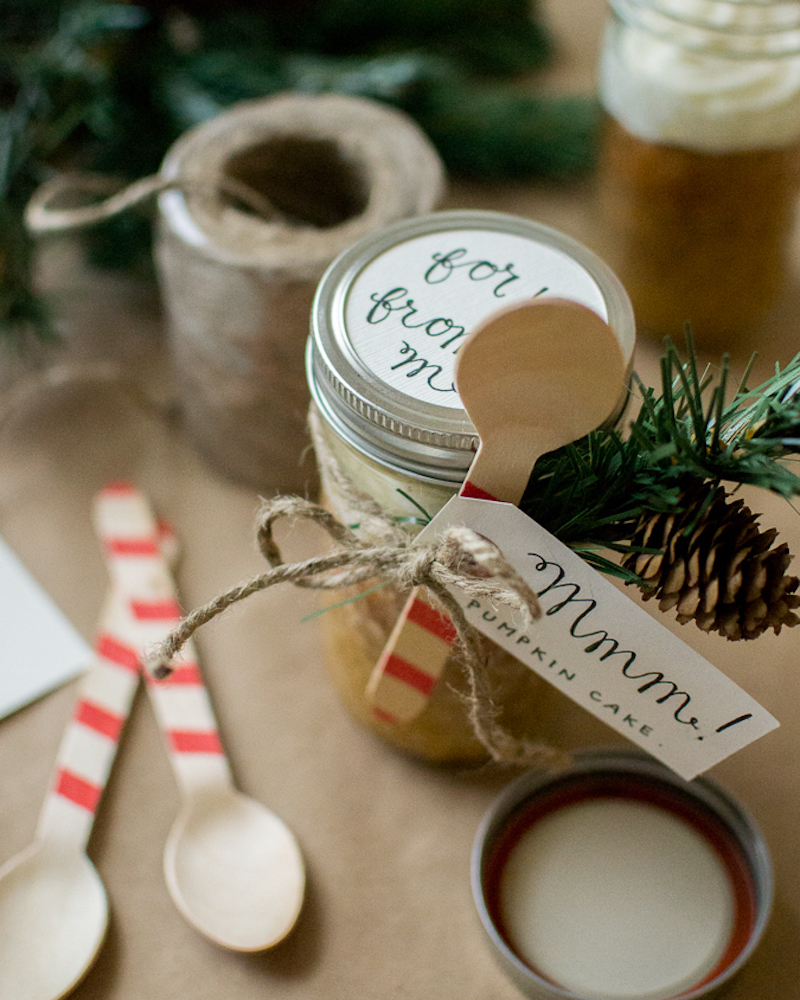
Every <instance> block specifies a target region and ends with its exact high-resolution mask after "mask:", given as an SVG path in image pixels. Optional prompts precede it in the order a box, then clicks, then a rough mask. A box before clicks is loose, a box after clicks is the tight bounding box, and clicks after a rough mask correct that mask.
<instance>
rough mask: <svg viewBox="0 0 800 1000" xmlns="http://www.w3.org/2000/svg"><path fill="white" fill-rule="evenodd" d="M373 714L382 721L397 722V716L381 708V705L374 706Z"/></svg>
mask: <svg viewBox="0 0 800 1000" xmlns="http://www.w3.org/2000/svg"><path fill="white" fill-rule="evenodd" d="M372 714H373V715H374V716H375V718H376V719H380V720H381V722H391V723H392V724H394V723H396V722H397V717H396V716H394V715H392V713H391V712H387V711H386V709H385V708H381V707H380V706H379V705H373V706H372Z"/></svg>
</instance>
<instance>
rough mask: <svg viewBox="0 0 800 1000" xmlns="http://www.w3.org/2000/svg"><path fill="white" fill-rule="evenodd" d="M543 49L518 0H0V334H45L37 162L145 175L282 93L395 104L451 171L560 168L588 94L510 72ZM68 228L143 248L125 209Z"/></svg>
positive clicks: (132, 254) (581, 160)
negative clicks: (28, 217)
mask: <svg viewBox="0 0 800 1000" xmlns="http://www.w3.org/2000/svg"><path fill="white" fill-rule="evenodd" d="M552 48H553V46H552V41H551V38H550V36H549V33H548V31H547V30H546V28H545V27H544V26H543V24H542V23H541V21H540V19H539V18H538V17H537V16H536V8H535V5H532V4H531V3H530V0H494V2H493V4H492V5H491V11H488V8H487V6H486V4H485V0H395V2H393V3H389V4H374V3H364V2H363V0H295V2H292V3H287V2H285V0H226V2H225V3H215V2H213V0H173V2H170V3H167V2H161V0H139V2H131V0H0V341H2V339H3V338H7V337H8V335H9V334H17V335H20V334H26V333H29V332H30V331H31V330H33V329H36V330H38V331H39V332H43V331H46V329H47V327H46V324H45V322H44V314H43V312H42V304H41V302H40V301H38V300H37V298H36V296H35V295H34V293H33V291H32V282H31V263H32V244H31V240H30V238H29V236H28V235H27V233H26V232H25V229H24V226H23V224H22V214H23V210H24V207H25V204H26V203H27V201H28V199H29V197H30V195H31V193H32V192H33V190H34V189H35V188H36V186H37V185H38V184H39V183H41V182H42V181H43V180H45V179H46V178H47V177H48V176H49V175H50V174H52V172H53V171H56V170H65V169H79V170H85V171H95V172H100V173H105V174H110V175H113V176H114V177H116V178H118V179H119V180H120V181H121V182H125V181H130V180H134V179H136V178H140V177H144V176H147V175H149V174H151V173H154V172H155V171H156V170H157V169H158V167H159V164H160V162H161V160H162V158H163V156H164V153H165V152H166V150H167V149H168V147H169V146H170V144H171V143H172V142H173V141H174V140H175V139H176V138H177V137H178V136H179V135H180V134H181V133H182V132H183V131H185V130H186V129H188V128H190V127H191V126H193V125H196V124H198V123H199V122H201V121H204V120H206V119H208V118H210V117H212V116H213V115H216V114H219V113H221V112H222V111H224V110H225V109H226V108H227V107H229V106H230V105H231V104H232V103H233V102H235V101H241V100H247V99H255V98H261V97H266V96H268V95H270V94H274V93H276V92H278V91H282V90H291V89H295V90H299V91H303V92H305V93H320V92H326V91H334V92H339V93H347V94H352V95H356V96H362V97H368V98H372V99H375V100H379V101H385V102H387V103H389V104H392V105H394V106H396V107H399V108H401V109H403V110H405V111H406V112H408V113H409V114H410V115H411V116H412V117H414V118H415V119H416V120H417V121H418V122H419V124H420V125H421V126H422V128H423V129H424V130H425V131H426V132H427V133H428V135H429V137H430V138H431V140H432V141H433V143H434V145H435V146H436V147H437V149H438V150H439V152H440V154H441V156H442V158H443V160H444V161H445V164H446V166H447V167H448V169H449V170H451V171H453V172H462V173H463V172H469V173H472V174H474V175H477V176H480V177H492V178H502V177H513V176H516V177H519V176H532V175H539V176H546V177H555V178H563V177H565V176H574V175H576V174H578V173H580V172H582V171H585V170H586V169H587V168H588V167H589V166H590V165H591V163H592V161H593V156H594V146H595V131H596V123H597V106H596V101H595V100H594V99H593V98H592V97H583V96H577V97H571V96H563V97H562V96H550V95H547V96H544V95H542V96H539V95H535V94H531V93H530V92H529V91H528V90H527V89H526V90H524V91H523V90H521V89H519V88H517V87H516V86H515V84H514V80H513V79H511V78H513V77H515V76H517V75H518V74H522V73H530V72H531V71H532V70H534V69H536V68H538V67H540V66H542V65H544V64H545V63H546V62H547V60H548V58H549V57H550V55H551V52H552ZM84 239H85V241H86V243H87V246H88V249H89V253H90V259H91V260H92V262H93V263H95V264H101V265H103V266H128V265H129V264H131V263H134V262H140V263H146V262H147V261H149V259H150V253H151V246H150V228H149V223H148V220H147V219H146V218H145V217H144V216H143V215H140V214H139V213H135V212H131V213H126V214H123V215H121V216H119V217H117V218H115V219H113V220H109V221H107V222H105V223H103V224H102V225H101V226H98V227H95V228H93V229H92V230H90V231H88V232H87V234H86V236H85V237H84Z"/></svg>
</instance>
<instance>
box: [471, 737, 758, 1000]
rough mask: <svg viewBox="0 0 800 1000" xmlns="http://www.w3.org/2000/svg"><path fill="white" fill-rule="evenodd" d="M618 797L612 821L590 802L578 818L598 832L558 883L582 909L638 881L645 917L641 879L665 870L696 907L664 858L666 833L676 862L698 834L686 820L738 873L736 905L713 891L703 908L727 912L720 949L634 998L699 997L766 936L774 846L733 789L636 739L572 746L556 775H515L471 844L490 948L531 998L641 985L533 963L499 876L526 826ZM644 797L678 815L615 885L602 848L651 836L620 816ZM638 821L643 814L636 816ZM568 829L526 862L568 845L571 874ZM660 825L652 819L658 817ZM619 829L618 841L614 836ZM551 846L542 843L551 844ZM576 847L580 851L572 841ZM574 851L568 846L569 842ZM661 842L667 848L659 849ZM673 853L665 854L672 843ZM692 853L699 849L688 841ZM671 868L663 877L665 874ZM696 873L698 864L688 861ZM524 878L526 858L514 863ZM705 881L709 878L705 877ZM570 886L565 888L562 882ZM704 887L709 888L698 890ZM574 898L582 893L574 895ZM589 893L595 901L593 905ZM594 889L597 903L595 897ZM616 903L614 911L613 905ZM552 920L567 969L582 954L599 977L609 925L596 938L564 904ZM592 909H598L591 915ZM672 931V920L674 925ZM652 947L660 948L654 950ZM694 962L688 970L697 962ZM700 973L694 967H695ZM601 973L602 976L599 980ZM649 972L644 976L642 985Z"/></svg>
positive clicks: (583, 998)
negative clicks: (689, 771)
mask: <svg viewBox="0 0 800 1000" xmlns="http://www.w3.org/2000/svg"><path fill="white" fill-rule="evenodd" d="M604 802H609V803H610V802H615V803H618V804H622V805H623V813H622V814H621V816H622V817H623V818H620V814H615V815H613V816H612V818H613V819H614V823H612V824H609V823H608V820H606V823H605V826H604V824H603V821H602V820H601V821H599V822H598V813H597V812H591V813H589V814H587V813H583V814H582V818H581V820H580V822H582V823H583V824H584V827H585V829H587V830H588V829H589V827H586V826H585V825H586V824H587V823H589V824H591V828H590V829H591V832H590V833H589V838H590V839H589V841H584V846H585V850H584V851H583V852H582V853H581V854H580V857H578V856H577V854H575V855H573V857H572V859H570V862H569V863H570V867H572V864H571V862H572V860H574V862H575V865H574V870H573V872H572V874H573V875H574V876H575V878H574V882H573V884H572V886H571V887H567V886H564V885H563V883H559V885H558V889H557V891H558V893H561V892H562V891H563V893H564V894H565V895H566V896H567V898H570V899H572V902H573V905H577V906H580V908H581V910H582V914H592V913H593V912H594V910H593V906H595V905H596V902H597V900H598V898H602V897H603V896H604V895H606V894H609V895H611V894H613V893H614V892H617V893H618V894H621V895H622V896H623V897H626V898H628V897H627V894H628V893H629V892H630V896H629V901H628V902H627V903H626V905H627V906H628V907H629V910H628V914H627V918H630V915H631V913H633V914H638V915H639V916H641V918H642V919H643V920H645V919H647V917H648V914H647V912H646V911H645V910H643V909H642V905H643V904H642V897H641V896H640V895H639V896H637V894H636V893H637V890H638V889H639V888H640V885H639V880H640V879H641V878H642V876H643V874H644V877H645V878H649V877H650V876H651V875H652V877H653V880H654V884H655V885H656V886H661V887H662V888H663V886H664V879H666V880H667V881H668V883H669V885H668V888H667V891H666V896H665V898H664V900H663V901H664V903H665V904H668V905H669V906H672V905H675V906H676V907H678V909H679V908H680V906H684V907H685V908H688V907H689V906H690V905H691V904H690V903H689V902H688V901H686V900H682V897H681V896H680V894H679V892H678V890H677V889H675V888H674V882H673V877H674V869H673V868H672V867H670V866H669V864H668V863H667V861H666V857H667V854H668V852H667V850H666V848H665V843H664V842H665V841H668V840H672V839H674V845H673V850H672V853H671V855H670V856H671V857H672V859H673V861H675V860H679V859H680V858H681V857H683V856H684V855H685V852H686V848H687V846H688V842H687V840H686V838H685V836H680V835H678V836H675V834H679V833H680V828H682V827H683V828H686V829H689V830H694V831H695V834H696V836H697V837H698V838H699V840H701V841H703V842H705V843H706V845H707V846H706V850H707V851H708V853H709V855H715V856H716V857H717V862H718V865H719V867H720V870H721V871H723V872H724V873H725V874H724V876H723V877H724V880H725V881H727V882H728V883H729V887H730V893H731V903H730V906H731V912H730V914H725V915H723V913H722V908H721V907H720V911H719V912H717V907H718V906H719V904H720V902H721V899H720V898H719V897H718V896H715V895H714V894H713V893H709V898H708V906H707V911H708V912H706V913H705V914H704V919H705V920H706V922H707V924H708V925H709V926H708V930H709V931H711V930H713V926H712V925H715V924H717V923H720V924H721V923H723V922H724V921H725V920H726V919H729V924H728V926H727V928H726V929H725V930H724V933H723V936H722V937H721V938H720V943H719V946H718V949H717V953H716V954H713V955H712V956H711V957H710V959H709V964H710V965H711V966H712V967H711V968H709V969H707V970H705V971H702V972H700V971H698V976H697V980H696V981H692V982H685V981H684V982H683V983H681V984H678V983H675V984H674V989H673V988H671V986H670V984H669V983H668V982H662V984H661V986H660V987H655V986H653V987H652V988H651V989H650V988H648V989H644V988H639V989H636V991H635V996H636V997H643V996H646V997H651V998H656V997H662V998H664V997H667V996H668V997H670V998H673V1000H677V998H678V997H680V1000H699V998H700V997H705V996H707V995H708V994H710V993H714V992H715V991H717V990H718V989H719V988H720V987H721V986H723V984H725V983H727V982H728V980H729V979H730V978H731V977H732V976H734V975H735V974H736V973H737V972H738V971H739V970H740V969H741V967H742V966H743V965H744V964H745V962H747V961H748V959H749V958H750V957H751V955H752V953H753V951H754V949H755V948H756V946H757V945H758V943H759V941H760V940H761V938H762V935H763V933H764V930H765V928H766V925H767V921H768V919H769V915H770V910H771V907H772V900H773V874H772V863H771V859H770V855H769V849H768V847H767V844H766V841H765V840H764V837H763V834H762V833H761V831H760V830H759V828H758V826H757V825H756V823H755V822H754V820H753V818H752V817H751V816H750V815H749V813H748V812H747V811H746V810H745V809H743V808H742V806H741V805H740V804H739V803H738V802H736V801H735V800H734V799H733V798H732V797H731V796H730V795H729V794H728V793H727V792H726V791H725V790H724V789H723V788H721V787H720V786H719V785H717V784H716V783H715V782H713V781H711V780H710V779H709V778H706V777H702V776H701V777H698V778H695V779H694V780H693V781H690V782H687V781H684V780H683V779H682V778H679V777H678V776H677V775H676V774H674V773H673V772H672V771H670V770H669V768H667V767H665V766H664V765H663V764H661V763H660V762H659V761H657V760H655V759H654V758H652V757H650V756H649V755H647V754H645V753H643V752H641V751H638V750H627V749H611V748H609V749H604V748H598V749H596V750H585V751H583V752H581V753H577V754H575V755H574V760H573V763H572V764H571V766H570V767H568V768H566V769H564V770H562V771H559V772H557V773H554V774H545V773H543V772H541V771H538V772H529V773H527V774H524V775H522V776H521V777H520V778H517V779H516V780H515V781H513V782H511V784H509V785H508V786H507V787H506V788H505V790H504V791H503V792H501V794H500V795H499V796H498V798H497V799H496V800H495V802H494V803H493V805H492V806H491V807H490V809H489V811H488V812H487V813H486V815H485V816H484V818H483V821H482V823H481V825H480V827H479V829H478V832H477V834H476V837H475V841H474V845H473V852H472V866H471V877H472V892H473V898H474V901H475V904H476V907H477V910H478V915H479V917H480V921H481V924H482V927H483V931H484V934H485V937H486V940H487V941H488V944H489V947H490V949H491V951H492V953H493V955H494V958H495V959H496V960H497V962H498V964H499V965H500V967H501V968H502V969H503V971H504V972H505V973H506V974H507V975H508V976H509V977H510V979H511V980H512V981H513V982H514V983H515V984H516V985H517V986H518V987H519V989H520V990H521V991H522V993H523V994H524V995H525V996H527V997H531V998H532V1000H588V998H589V997H601V996H602V997H604V998H607V1000H614V998H617V1000H619V996H618V994H619V995H621V996H624V997H627V998H628V1000H632V997H633V995H634V994H633V991H632V988H631V986H630V984H628V988H627V989H623V988H621V987H618V989H612V988H610V985H609V982H608V973H607V972H606V974H605V975H604V976H603V977H602V979H600V978H598V979H595V980H594V983H593V986H592V987H591V988H586V987H584V988H577V987H576V988H570V987H569V986H566V985H563V984H560V983H558V982H557V981H555V980H554V979H553V978H551V976H552V972H553V970H552V969H551V970H550V975H548V974H546V973H545V972H544V970H542V969H538V968H536V966H535V964H534V963H530V964H529V961H528V959H527V958H526V957H525V956H524V954H523V951H522V950H520V947H519V946H518V944H515V943H514V941H513V938H514V934H513V930H512V929H511V928H509V927H508V926H506V923H507V917H506V914H505V912H504V907H503V903H502V890H501V888H500V887H501V885H502V881H503V878H504V872H507V871H508V870H509V869H508V868H507V866H508V863H509V859H510V858H511V856H512V853H513V851H514V849H515V845H516V844H519V843H520V842H521V840H522V839H523V838H524V837H525V836H526V832H527V831H532V830H534V829H535V828H536V827H537V826H539V827H540V829H541V828H542V825H545V826H546V824H547V822H548V820H551V819H553V818H554V817H556V818H557V816H558V814H559V813H561V814H562V815H563V814H566V813H568V812H569V811H570V810H571V809H575V808H576V807H577V808H578V809H580V808H581V806H583V805H584V804H589V805H590V806H591V804H592V803H601V804H602V803H604ZM629 803H630V804H637V805H638V806H644V807H645V809H646V810H647V809H649V810H653V811H654V812H655V813H661V814H663V816H664V817H665V818H666V817H671V819H672V823H671V824H670V825H668V826H667V827H666V831H667V832H666V833H665V834H664V835H662V838H661V841H662V842H661V846H660V847H653V846H652V845H651V844H650V842H649V841H647V840H645V841H644V843H645V845H646V847H645V850H644V853H643V855H642V856H643V857H644V859H645V862H644V871H643V864H642V863H641V858H640V862H639V863H638V864H636V865H634V864H633V863H631V864H630V865H628V864H627V863H626V864H625V865H624V872H625V876H624V878H623V879H622V880H621V881H620V883H619V884H618V885H617V883H615V882H614V881H613V880H610V879H609V876H608V869H605V870H604V869H603V866H602V864H600V865H599V869H600V870H598V867H596V866H595V862H596V861H597V860H598V852H606V851H608V852H609V853H612V854H613V853H614V852H615V851H617V852H619V853H623V854H625V857H626V861H627V858H628V855H627V854H626V852H627V850H629V847H630V841H631V838H635V837H637V836H642V830H643V829H644V828H642V827H639V828H638V829H623V828H622V827H621V826H620V824H621V823H624V822H625V821H626V820H625V817H627V818H628V819H629V818H630V816H631V813H629V812H625V811H624V807H625V805H626V804H629ZM634 827H635V824H634ZM557 829H558V830H559V831H560V832H561V837H560V839H555V835H554V834H553V832H552V830H553V827H550V828H549V831H548V832H547V834H546V835H545V837H546V838H549V839H545V840H544V841H542V840H540V841H538V842H537V843H538V846H539V847H540V848H541V850H540V853H538V854H533V853H527V854H526V855H524V859H525V860H524V864H527V865H531V866H533V867H536V866H537V865H538V866H539V867H540V868H542V867H543V865H546V863H547V861H546V859H547V857H548V855H549V856H551V857H552V855H553V852H554V851H555V853H556V854H558V851H559V850H560V851H562V854H561V859H560V860H559V861H558V865H561V870H562V874H563V864H562V862H563V858H564V854H563V851H564V827H563V826H562V827H557ZM650 829H652V826H651V827H650ZM612 836H613V837H614V843H613V846H612V841H611V839H610V838H611V837H612ZM567 839H569V838H568V837H567ZM543 845H544V846H543ZM572 849H573V851H575V850H577V849H576V848H575V845H574V843H573V844H572ZM567 850H569V848H567ZM656 852H659V853H658V857H657V858H655V857H653V856H654V855H655V854H656ZM662 852H663V853H662ZM689 854H690V856H691V852H689ZM659 865H661V868H660V871H661V873H662V881H661V882H659V881H658V878H657V875H656V873H657V872H658V871H659ZM689 870H690V871H692V872H693V874H694V875H695V876H696V875H697V872H698V869H697V867H696V866H695V867H694V868H691V869H689ZM513 874H514V876H516V877H518V876H519V874H520V868H519V867H517V868H516V869H514V870H513ZM698 885H699V886H704V885H705V883H703V880H702V879H699V880H698ZM536 887H537V894H536V895H537V899H536V907H537V908H538V907H541V906H544V905H546V902H544V901H545V900H549V901H550V902H552V901H553V895H552V893H550V894H548V892H547V889H546V886H544V885H543V883H542V882H537V883H536ZM562 887H563V888H562ZM698 891H702V890H701V889H699V890H698ZM576 899H577V900H578V902H577V903H576ZM584 900H585V901H586V905H585V906H584ZM590 900H594V901H595V902H594V903H593V904H592V903H590V902H589V901H590ZM606 912H607V917H606V923H607V926H606V927H605V930H604V931H603V933H606V934H609V933H610V934H612V935H613V933H614V923H613V918H612V917H611V916H610V915H608V911H606ZM611 912H613V911H611ZM663 912H664V911H662V910H656V911H655V913H656V914H657V915H656V916H654V917H653V921H651V923H657V922H658V921H659V918H661V917H663ZM548 918H549V923H548V926H549V927H551V928H552V929H553V932H554V935H555V937H556V938H557V939H558V940H559V942H560V946H561V949H562V950H561V952H560V954H559V963H560V965H561V967H562V969H563V968H564V967H565V964H566V962H567V961H569V960H571V958H570V957H572V958H574V959H575V961H576V962H578V963H582V965H581V966H580V968H581V972H580V975H579V977H578V978H579V979H581V980H582V981H584V983H585V982H586V981H587V980H589V979H591V978H592V974H593V968H592V962H593V961H594V959H593V958H591V957H587V954H588V956H595V957H596V955H597V952H598V943H597V942H598V941H599V940H602V934H601V935H599V936H598V937H597V938H596V939H595V940H594V941H593V942H590V943H588V945H587V942H586V941H585V940H584V939H583V938H582V937H581V935H580V931H579V930H578V929H576V927H574V926H573V923H572V918H571V917H569V916H567V917H564V915H563V914H562V917H561V919H559V916H558V914H556V913H553V912H549V913H548ZM525 919H526V920H527V921H529V922H534V921H536V920H537V919H538V920H539V921H541V920H542V915H541V913H540V914H539V916H538V918H537V916H536V914H534V913H533V912H532V909H527V908H526V910H525ZM589 919H591V916H590V917H589ZM665 935H666V931H665ZM665 941H666V937H665V938H664V939H662V940H661V941H659V942H658V944H657V945H656V946H655V947H656V949H661V948H666V947H667V945H666V943H665ZM651 950H652V949H651ZM628 956H629V958H630V962H631V963H632V964H635V963H639V972H640V973H641V974H642V975H643V976H647V975H651V974H652V968H651V966H650V965H649V963H648V960H647V958H646V957H645V955H644V954H642V952H641V951H639V950H635V949H634V950H631V951H629V953H628ZM687 971H688V970H687ZM689 975H691V972H689ZM601 981H602V983H603V985H602V986H601ZM641 985H642V984H641V982H640V983H639V986H640V987H641Z"/></svg>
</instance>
